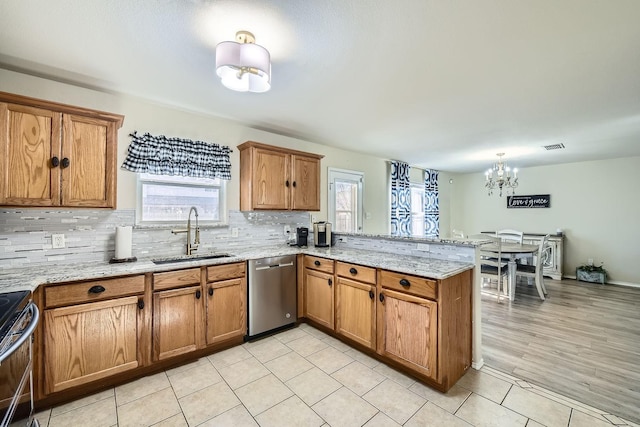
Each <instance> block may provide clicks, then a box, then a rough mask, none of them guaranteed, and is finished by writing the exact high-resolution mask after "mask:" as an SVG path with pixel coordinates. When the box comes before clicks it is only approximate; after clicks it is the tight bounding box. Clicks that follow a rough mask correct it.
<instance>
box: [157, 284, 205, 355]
mask: <svg viewBox="0 0 640 427" xmlns="http://www.w3.org/2000/svg"><path fill="white" fill-rule="evenodd" d="M201 297H202V293H201V290H200V286H190V287H187V288H180V289H173V290H167V291H159V292H154V294H153V359H154V361H158V360H163V359H167V358H170V357H173V356H177V355H179V354H184V353H189V352H191V351H194V350H196V349H197V348H198V347H199V346H200V342H201V339H200V336H201V333H202V329H201V324H202V322H201V319H202V314H201V313H202V308H201V307H202V301H201Z"/></svg>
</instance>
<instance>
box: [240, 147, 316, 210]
mask: <svg viewBox="0 0 640 427" xmlns="http://www.w3.org/2000/svg"><path fill="white" fill-rule="evenodd" d="M238 149H239V150H240V210H243V211H248V210H258V209H265V210H301V211H319V210H320V159H322V157H323V156H321V155H318V154H311V153H305V152H302V151H296V150H289V149H286V148H281V147H274V146H271V145H266V144H261V143H258V142H253V141H247V142H245V143H243V144H240V145H239V146H238Z"/></svg>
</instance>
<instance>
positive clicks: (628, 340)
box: [482, 278, 640, 423]
mask: <svg viewBox="0 0 640 427" xmlns="http://www.w3.org/2000/svg"><path fill="white" fill-rule="evenodd" d="M545 284H546V287H547V290H548V292H549V293H548V296H547V299H546V300H545V301H542V300H540V299H539V298H538V296H537V292H536V289H535V286H528V285H527V283H526V279H525V280H524V281H523V280H521V281H519V282H518V284H517V290H516V297H515V300H514V301H512V302H508V301H506V302H503V303H501V304H499V303H497V302H496V301H495V298H491V297H488V296H483V297H482V351H483V357H484V362H485V364H487V365H488V366H490V367H493V368H495V369H498V370H500V371H503V372H505V373H508V374H512V375H514V376H516V377H519V378H522V379H524V380H526V381H529V382H531V383H534V384H538V385H540V386H542V387H545V388H548V389H550V390H552V391H555V392H558V393H560V394H563V395H565V396H567V397H570V398H573V399H576V400H579V401H581V402H584V403H587V404H589V405H591V406H593V407H596V408H599V409H602V410H606V411H608V412H610V413H612V414H616V415H618V416H621V417H623V418H625V419H628V420H630V421H634V422H637V423H640V289H639V288H629V287H623V286H616V285H600V284H592V283H585V282H577V281H575V280H562V281H556V280H551V279H548V278H546V279H545Z"/></svg>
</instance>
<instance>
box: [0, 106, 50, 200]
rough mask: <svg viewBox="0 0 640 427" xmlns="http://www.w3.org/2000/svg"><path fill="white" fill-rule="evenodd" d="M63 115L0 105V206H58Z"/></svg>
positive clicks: (23, 107)
mask: <svg viewBox="0 0 640 427" xmlns="http://www.w3.org/2000/svg"><path fill="white" fill-rule="evenodd" d="M61 120H62V115H61V114H60V113H56V112H54V111H49V110H44V109H41V108H33V107H27V106H22V105H15V104H6V103H0V126H1V129H0V132H1V134H0V165H2V176H1V177H0V204H3V205H23V206H57V205H59V204H60V168H54V167H51V163H50V162H51V159H52V158H53V157H54V156H56V157H60V138H61Z"/></svg>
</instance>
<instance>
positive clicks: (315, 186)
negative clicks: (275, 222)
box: [291, 155, 320, 211]
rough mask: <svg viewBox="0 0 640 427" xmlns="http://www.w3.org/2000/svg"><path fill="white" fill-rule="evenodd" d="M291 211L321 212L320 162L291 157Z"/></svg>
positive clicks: (304, 157) (313, 159)
mask: <svg viewBox="0 0 640 427" xmlns="http://www.w3.org/2000/svg"><path fill="white" fill-rule="evenodd" d="M291 163H292V166H293V167H292V183H291V209H293V210H302V211H314V210H320V161H319V160H318V159H317V158H313V157H306V156H298V155H292V156H291Z"/></svg>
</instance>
